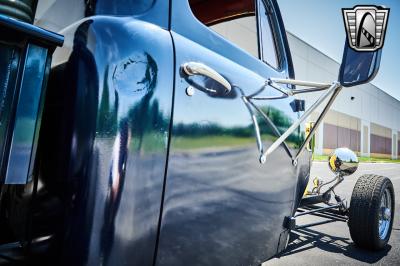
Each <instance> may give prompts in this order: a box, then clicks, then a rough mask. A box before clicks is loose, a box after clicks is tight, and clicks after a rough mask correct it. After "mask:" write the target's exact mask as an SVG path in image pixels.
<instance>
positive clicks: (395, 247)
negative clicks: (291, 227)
mask: <svg viewBox="0 0 400 266" xmlns="http://www.w3.org/2000/svg"><path fill="white" fill-rule="evenodd" d="M363 174H378V175H382V176H386V177H388V178H390V179H391V180H392V182H393V186H394V190H395V196H396V197H397V201H396V207H395V210H396V213H395V218H394V224H393V230H392V234H391V237H390V241H389V244H388V246H387V248H386V249H385V250H383V251H380V252H371V251H364V250H362V249H359V248H358V247H356V246H355V245H354V244H353V241H352V240H351V237H350V233H349V230H348V226H347V224H346V223H344V222H334V223H330V224H324V225H319V226H314V227H310V228H305V229H299V230H297V231H293V232H292V233H291V237H290V242H289V245H288V247H287V249H286V251H285V252H283V253H282V254H281V255H280V256H279V257H278V258H274V259H272V260H269V261H268V262H265V263H264V264H263V266H269V265H400V164H391V163H361V164H360V165H359V168H358V170H357V172H356V173H354V174H353V175H351V176H348V177H346V178H345V180H344V181H343V182H342V183H341V184H340V185H339V186H338V187H337V188H336V189H335V191H336V193H337V194H338V195H340V196H343V197H345V198H346V199H348V201H350V198H351V193H352V191H353V187H354V184H355V183H356V181H357V179H358V177H360V176H361V175H363ZM315 176H317V177H320V178H321V179H323V180H328V179H330V178H332V177H333V173H332V172H331V171H330V170H329V169H328V165H327V163H326V162H314V163H313V166H312V169H311V177H312V178H314V177H315ZM312 178H311V179H312ZM317 219H318V218H316V217H315V216H310V217H305V218H302V220H300V221H299V223H302V222H304V223H307V222H313V221H317Z"/></svg>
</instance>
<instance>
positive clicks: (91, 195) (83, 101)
mask: <svg viewBox="0 0 400 266" xmlns="http://www.w3.org/2000/svg"><path fill="white" fill-rule="evenodd" d="M100 2H101V1H97V5H100ZM128 2H129V1H125V2H124V3H125V4H127V3H128ZM153 2H155V3H153V4H152V5H151V10H148V9H146V10H145V11H143V12H144V13H143V14H136V16H135V17H116V16H112V15H107V16H93V17H90V18H86V19H83V20H82V21H78V22H77V23H76V24H74V25H72V26H70V27H68V28H67V29H66V30H64V31H63V32H62V33H63V34H64V35H65V38H66V42H65V45H64V47H63V48H62V49H59V50H57V51H56V53H55V55H54V64H53V68H52V72H51V76H50V80H49V86H48V94H47V99H46V100H47V102H46V109H45V113H44V121H43V125H44V126H43V128H42V132H41V134H42V135H41V144H42V146H41V147H42V153H41V154H42V163H41V165H42V167H41V175H40V182H39V183H40V184H42V186H41V189H39V191H38V200H37V201H38V202H39V203H38V204H41V206H42V207H43V206H44V205H46V204H45V203H46V201H47V206H49V205H50V206H52V207H51V208H52V210H53V213H54V215H53V216H52V217H51V219H50V218H49V219H48V220H51V221H47V224H48V227H50V228H53V229H52V230H54V231H56V233H55V234H54V236H53V238H52V240H51V244H50V246H51V249H50V251H51V255H52V257H51V258H49V264H51V265H59V264H65V265H152V264H153V258H154V252H155V248H156V240H157V226H158V222H159V215H160V206H161V197H162V189H163V182H164V172H165V168H166V160H167V147H168V136H169V127H170V120H171V111H172V96H173V77H174V72H173V56H174V52H173V49H172V40H171V36H170V33H169V32H168V31H167V30H165V29H163V28H162V27H165V26H168V22H167V21H166V20H165V18H166V19H168V6H167V5H166V4H165V3H166V1H153ZM132 3H133V2H132ZM121 4H122V3H121ZM133 4H136V5H137V4H138V3H137V2H136V3H133ZM127 8H128V7H127ZM146 21H153V22H157V21H158V22H160V21H161V22H160V23H161V24H160V25H158V24H154V23H149V22H146ZM165 22H166V23H165ZM49 198H50V199H51V201H50V200H49ZM43 208H44V207H43ZM42 212H43V210H42ZM35 225H36V226H37V227H40V226H42V227H43V224H42V225H41V224H40V223H39V222H38V221H37V222H36V223H35ZM36 230H38V229H36Z"/></svg>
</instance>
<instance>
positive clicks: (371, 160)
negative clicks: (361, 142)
mask: <svg viewBox="0 0 400 266" xmlns="http://www.w3.org/2000/svg"><path fill="white" fill-rule="evenodd" d="M313 160H314V161H316V162H323V161H328V155H314V156H313ZM358 160H359V161H360V162H364V163H400V159H397V160H392V159H387V158H373V157H358Z"/></svg>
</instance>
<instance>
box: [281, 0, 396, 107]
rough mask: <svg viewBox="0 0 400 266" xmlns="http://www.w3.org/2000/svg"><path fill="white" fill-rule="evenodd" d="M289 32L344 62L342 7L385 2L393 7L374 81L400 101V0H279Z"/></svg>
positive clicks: (386, 5) (344, 37)
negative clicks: (399, 79) (379, 64)
mask: <svg viewBox="0 0 400 266" xmlns="http://www.w3.org/2000/svg"><path fill="white" fill-rule="evenodd" d="M277 2H278V4H279V8H280V10H281V13H282V17H283V21H284V24H285V28H286V30H287V31H289V32H291V33H293V34H294V35H296V36H298V37H299V38H301V39H302V40H304V41H305V42H307V43H309V44H310V45H312V46H314V47H315V48H317V49H318V50H320V51H321V52H323V53H325V54H326V55H328V56H329V57H331V58H333V59H335V60H336V61H338V62H340V61H341V59H342V53H343V47H344V42H345V39H346V32H345V28H344V23H343V17H342V10H341V9H342V8H352V7H353V6H355V5H371V4H372V5H381V6H382V5H383V6H385V7H388V8H390V13H389V20H388V25H387V30H386V37H385V43H384V46H383V51H382V59H381V67H380V70H379V72H378V75H377V76H376V77H375V79H374V80H373V81H372V82H371V83H372V84H374V85H376V86H377V87H379V88H380V89H382V90H383V91H385V92H386V93H388V94H389V95H391V96H393V97H395V98H396V99H398V100H400V86H399V84H398V83H399V82H398V81H396V79H397V78H400V0H377V1H371V0H358V1H357V0H277Z"/></svg>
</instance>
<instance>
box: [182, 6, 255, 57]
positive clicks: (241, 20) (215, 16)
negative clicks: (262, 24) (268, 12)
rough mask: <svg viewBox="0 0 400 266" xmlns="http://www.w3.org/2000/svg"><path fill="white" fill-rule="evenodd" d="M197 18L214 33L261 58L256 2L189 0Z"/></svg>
mask: <svg viewBox="0 0 400 266" xmlns="http://www.w3.org/2000/svg"><path fill="white" fill-rule="evenodd" d="M189 4H190V7H191V9H192V12H193V14H194V15H195V17H196V18H197V19H198V20H200V21H201V22H202V23H203V24H205V25H206V26H208V27H210V28H211V29H212V30H213V31H215V32H217V33H218V34H220V35H221V36H223V37H224V38H225V39H226V40H228V41H230V42H232V43H234V44H235V45H237V46H238V47H240V48H241V49H243V50H245V51H246V52H248V53H249V54H251V55H253V56H254V57H256V58H259V49H258V34H257V19H256V8H255V6H256V3H255V1H254V0H236V1H223V0H189Z"/></svg>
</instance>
